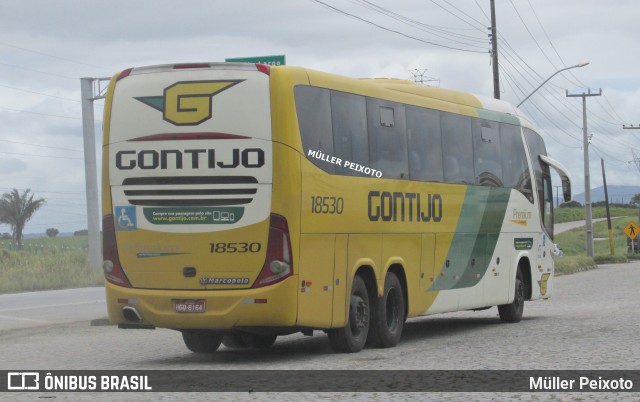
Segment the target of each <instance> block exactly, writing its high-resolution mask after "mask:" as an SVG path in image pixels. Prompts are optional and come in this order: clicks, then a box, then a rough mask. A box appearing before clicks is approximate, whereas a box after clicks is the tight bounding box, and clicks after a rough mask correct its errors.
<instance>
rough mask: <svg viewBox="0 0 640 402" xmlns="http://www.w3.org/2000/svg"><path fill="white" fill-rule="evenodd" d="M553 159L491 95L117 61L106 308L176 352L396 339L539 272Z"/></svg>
mask: <svg viewBox="0 0 640 402" xmlns="http://www.w3.org/2000/svg"><path fill="white" fill-rule="evenodd" d="M550 167H553V168H554V169H555V170H556V171H557V172H558V173H559V175H560V177H561V179H562V183H563V190H564V197H565V199H567V200H568V199H570V192H571V190H570V181H569V175H568V173H567V170H566V169H565V168H564V167H563V166H562V165H561V164H560V163H558V162H556V161H554V160H552V159H550V158H549V157H548V156H547V155H546V150H545V145H544V142H543V140H542V138H541V137H540V135H538V134H537V133H536V131H535V128H534V126H533V124H532V123H531V122H530V121H529V120H528V119H527V118H526V117H525V116H524V115H522V114H521V113H520V112H519V111H518V110H517V109H516V108H514V107H513V106H511V105H509V104H507V103H505V102H502V101H498V100H494V99H489V98H484V97H479V96H474V95H471V94H468V93H464V92H459V91H451V90H444V89H440V88H433V87H428V86H423V85H418V84H415V83H412V82H409V81H404V80H394V79H352V78H347V77H342V76H338V75H332V74H327V73H322V72H318V71H313V70H310V69H304V68H298V67H290V66H278V67H269V66H266V65H261V64H241V63H235V64H234V63H201V64H176V65H158V66H150V67H141V68H133V69H128V70H125V71H123V72H121V73H119V74H117V75H115V76H114V77H113V79H112V80H111V83H110V85H109V89H108V94H107V100H106V106H105V117H104V144H103V188H102V197H103V200H102V202H103V211H104V215H103V230H104V244H103V251H104V264H103V269H104V272H105V279H106V295H107V305H108V311H109V318H110V320H111V321H112V322H114V323H117V324H118V325H119V326H120V327H121V328H155V327H161V328H171V329H175V330H178V331H180V332H181V333H182V337H183V340H184V342H185V344H186V346H187V347H188V348H189V349H190V350H191V351H193V352H197V353H212V352H214V351H216V350H217V349H218V348H219V346H220V344H221V343H223V344H224V345H225V346H227V347H258V348H266V347H270V346H271V345H272V344H273V343H274V342H275V340H276V337H277V336H278V335H285V334H291V333H296V332H302V333H304V334H306V335H311V334H313V331H314V330H323V331H325V332H326V333H327V334H328V338H329V342H330V344H331V346H332V348H333V349H334V350H336V351H341V352H358V351H360V350H361V349H362V348H363V347H364V346H365V345H367V346H371V347H393V346H395V345H396V344H397V343H398V341H399V340H400V337H401V335H402V328H403V325H404V323H405V320H406V319H407V318H410V317H416V316H421V315H427V314H434V313H441V312H451V311H458V310H474V309H483V308H489V307H492V306H498V311H499V315H500V318H501V319H502V321H505V322H517V321H519V320H520V319H521V317H522V313H523V306H524V301H525V300H535V299H540V298H547V297H549V296H550V295H551V292H552V287H553V286H552V285H553V272H554V268H553V259H552V250H553V242H552V236H553V202H552V191H551V176H550V169H549V168H550Z"/></svg>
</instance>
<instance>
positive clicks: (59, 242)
mask: <svg viewBox="0 0 640 402" xmlns="http://www.w3.org/2000/svg"><path fill="white" fill-rule="evenodd" d="M555 212H556V218H557V219H556V222H557V223H560V222H568V221H575V220H582V219H584V209H583V208H558V209H556V210H555ZM604 215H605V209H604V207H595V208H594V209H593V217H594V218H598V217H601V216H602V217H604ZM611 215H612V216H621V217H622V218H620V219H615V220H613V221H612V225H613V228H612V230H613V234H614V243H615V255H614V256H611V255H610V250H609V241H608V238H609V235H608V229H607V223H606V222H598V223H595V224H594V225H593V228H594V238H596V239H605V240H596V241H594V255H595V258H589V257H586V233H585V230H584V228H578V229H574V230H570V231H568V232H564V233H560V234H558V235H556V236H555V239H554V241H555V242H556V243H558V244H559V245H560V247H562V250H563V251H564V256H563V257H559V258H556V259H555V266H556V273H558V274H570V273H574V272H579V271H584V270H588V269H593V268H597V264H609V263H616V262H626V261H627V260H628V259H640V255H639V254H636V255H627V237H626V235H625V234H624V233H623V231H622V229H623V228H624V227H625V226H626V225H627V224H628V223H629V222H631V221H634V222H636V223H637V222H638V219H637V209H634V208H622V207H613V208H612V209H611ZM638 241H640V237H639V238H638ZM87 247H88V246H87V237H86V236H74V237H54V238H39V239H25V241H24V248H23V250H20V251H18V250H15V249H13V247H12V245H11V241H10V240H0V293H11V292H24V291H36V290H50V289H68V288H78V287H87V286H102V285H103V282H104V279H103V275H102V271H100V270H97V269H91V268H89V261H88V255H87Z"/></svg>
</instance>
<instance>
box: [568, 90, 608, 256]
mask: <svg viewBox="0 0 640 402" xmlns="http://www.w3.org/2000/svg"><path fill="white" fill-rule="evenodd" d="M601 95H602V89H600V90H598V93H591V89H589V92H588V93H584V92H583V93H581V94H574V95H569V91H567V97H568V98H575V97H581V98H582V137H583V148H584V209H585V211H584V213H585V220H586V222H587V255H588V256H589V257H593V222H592V221H591V179H590V176H589V135H588V134H587V97H588V96H601Z"/></svg>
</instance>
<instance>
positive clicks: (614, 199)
mask: <svg viewBox="0 0 640 402" xmlns="http://www.w3.org/2000/svg"><path fill="white" fill-rule="evenodd" d="M607 187H608V191H609V202H610V203H612V204H613V203H616V204H628V203H629V202H630V201H631V197H633V196H634V195H636V194H640V186H607ZM572 199H573V200H574V201H578V202H579V203H580V204H584V193H580V194H576V195H574V196H573V198H572ZM600 201H604V187H602V186H600V187H597V188H593V189H591V202H600ZM560 203H562V200H560Z"/></svg>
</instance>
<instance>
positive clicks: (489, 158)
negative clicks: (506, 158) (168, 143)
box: [473, 119, 503, 187]
mask: <svg viewBox="0 0 640 402" xmlns="http://www.w3.org/2000/svg"><path fill="white" fill-rule="evenodd" d="M473 156H474V162H475V163H474V168H475V174H476V184H479V185H481V186H491V187H502V186H503V181H502V163H501V158H500V131H499V127H498V123H497V122H493V121H487V120H480V119H473Z"/></svg>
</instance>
